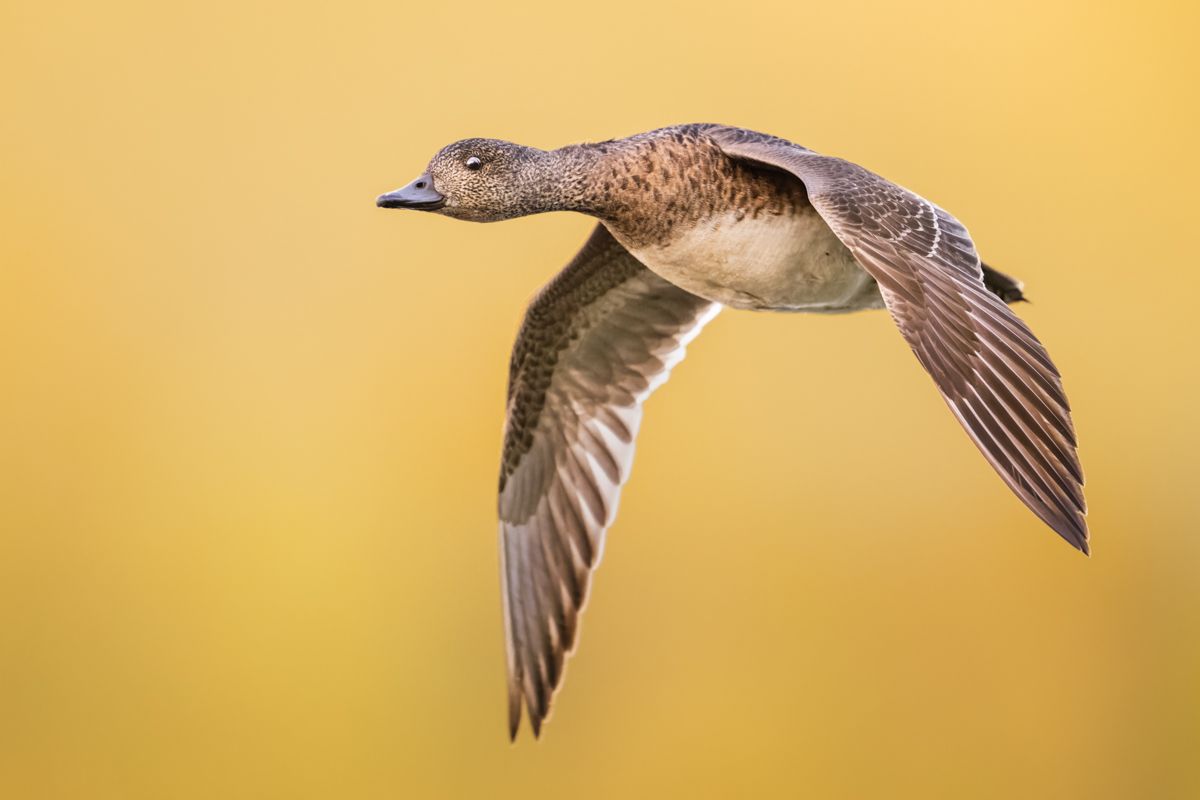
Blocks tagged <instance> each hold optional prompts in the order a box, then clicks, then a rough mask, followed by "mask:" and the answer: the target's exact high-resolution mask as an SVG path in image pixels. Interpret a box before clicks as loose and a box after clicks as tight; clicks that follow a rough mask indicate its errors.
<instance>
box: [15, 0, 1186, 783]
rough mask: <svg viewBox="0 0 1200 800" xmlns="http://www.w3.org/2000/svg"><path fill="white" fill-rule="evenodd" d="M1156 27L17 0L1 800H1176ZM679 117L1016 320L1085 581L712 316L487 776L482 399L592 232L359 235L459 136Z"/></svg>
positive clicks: (498, 228) (926, 426)
mask: <svg viewBox="0 0 1200 800" xmlns="http://www.w3.org/2000/svg"><path fill="white" fill-rule="evenodd" d="M1185 6H1186V7H1185ZM1188 7H1190V8H1188ZM1194 9H1195V4H1183V3H1180V4H1178V6H1173V5H1172V4H1169V3H1164V2H1153V1H1148V2H1137V3H1132V2H1131V3H1112V2H1099V3H1096V2H1066V3H1064V2H1025V1H1024V0H1017V1H1016V2H1006V3H986V4H985V3H961V2H940V1H938V2H917V3H913V2H905V3H895V4H884V3H834V2H822V3H808V2H799V0H797V1H795V2H787V3H741V4H738V3H734V4H730V3H715V2H712V3H694V4H670V5H665V4H652V3H625V2H607V3H600V4H595V5H590V6H589V5H574V4H567V3H561V2H547V3H538V4H513V5H505V4H500V5H495V6H493V5H491V4H487V5H484V4H479V5H472V4H464V3H409V2H404V1H403V0H392V1H391V2H374V3H349V4H339V3H294V2H286V3H285V2H277V3H263V2H251V3H222V2H218V3H212V2H204V3H184V4H175V3H158V2H126V1H125V0H118V1H117V2H113V3H68V4H66V5H49V4H45V3H35V2H30V0H16V1H15V2H13V0H10V2H8V3H6V4H5V5H4V7H3V9H0V67H2V71H3V75H4V77H3V78H0V80H2V81H3V84H4V91H3V93H2V95H0V97H2V100H3V114H2V116H0V143H2V151H0V170H2V172H0V177H2V181H0V186H2V188H3V196H2V197H0V229H2V231H3V233H2V235H0V358H2V361H0V375H2V380H3V390H2V392H0V432H2V437H0V796H2V797H4V798H13V799H14V800H26V799H28V800H42V799H43V798H46V799H49V798H70V799H71V800H79V799H81V798H87V799H88V800H91V799H92V798H155V799H158V798H205V799H207V800H211V799H212V798H350V799H352V800H375V798H410V797H411V798H426V797H428V798H440V797H450V798H455V797H463V798H477V797H524V798H530V797H571V798H593V797H594V798H611V797H659V796H663V797H672V796H677V797H800V796H808V797H821V798H826V797H829V798H841V797H845V798H863V797H871V798H876V797H878V798H897V797H920V798H927V797H954V798H963V797H972V798H973V797H982V798H1026V797H1039V798H1040V797H1054V798H1064V797H1069V798H1187V797H1200V763H1198V759H1200V580H1198V577H1200V537H1197V535H1196V534H1197V530H1196V528H1197V523H1196V520H1197V515H1198V512H1200V498H1198V492H1197V489H1196V486H1195V481H1196V478H1197V467H1198V466H1200V465H1198V463H1197V455H1196V453H1197V448H1198V446H1200V422H1198V421H1197V417H1196V414H1197V404H1198V401H1200V392H1198V389H1197V378H1196V366H1197V357H1196V346H1197V343H1198V340H1200V325H1198V324H1197V321H1196V317H1197V313H1196V305H1197V302H1198V300H1197V292H1198V290H1200V280H1198V278H1197V267H1196V257H1195V252H1196V250H1195V241H1196V232H1197V223H1196V212H1197V208H1198V206H1197V185H1198V182H1200V172H1198V170H1197V160H1196V157H1195V155H1194V147H1195V141H1196V137H1197V131H1196V121H1197V113H1196V112H1197V109H1196V103H1197V90H1196V86H1197V73H1198V70H1197V67H1198V65H1200V62H1198V59H1197V57H1196V53H1195V37H1196V33H1197V27H1198V26H1197V22H1198V18H1197V14H1196V12H1195V11H1194ZM684 121H722V122H729V123H734V124H738V125H744V126H747V127H751V128H756V129H760V130H763V131H768V132H772V133H776V134H780V135H783V136H787V137H789V138H792V139H794V140H796V141H799V142H801V143H803V144H806V145H808V146H810V147H813V148H816V149H819V150H821V151H824V152H827V153H831V154H836V155H841V156H844V157H847V158H850V159H853V160H856V161H859V162H861V163H862V164H864V165H866V166H868V167H870V168H873V169H875V170H876V171H879V172H881V173H883V174H884V175H886V176H888V177H890V178H892V179H895V180H897V181H899V182H901V183H903V184H905V185H907V186H909V187H911V188H913V189H914V190H916V191H919V192H921V193H923V194H925V195H927V196H929V197H930V198H932V199H934V200H936V201H938V202H940V203H941V204H943V205H945V206H946V207H947V208H949V209H951V210H952V211H953V212H954V213H955V214H957V215H958V216H959V217H961V218H962V219H963V220H964V221H965V222H966V223H967V224H968V225H969V226H970V228H971V230H972V232H973V234H974V236H975V239H976V241H977V243H978V245H979V247H980V249H981V251H982V252H983V253H984V255H985V257H986V258H987V259H988V260H989V261H991V262H993V263H994V264H996V265H997V266H999V267H1000V268H1002V269H1004V270H1006V271H1009V272H1012V273H1014V274H1016V275H1019V276H1020V277H1022V278H1023V279H1024V280H1025V281H1026V283H1027V291H1028V294H1029V295H1030V297H1031V298H1032V299H1033V301H1034V302H1033V304H1031V305H1026V306H1022V307H1021V308H1020V309H1019V310H1020V313H1021V314H1022V315H1023V316H1024V317H1025V318H1026V319H1027V320H1028V321H1029V322H1030V324H1031V325H1032V326H1033V327H1034V329H1035V330H1036V331H1037V332H1038V334H1039V335H1040V336H1041V338H1042V339H1043V340H1044V341H1045V343H1046V344H1047V346H1048V347H1049V349H1050V351H1051V353H1052V354H1053V355H1054V357H1055V359H1056V360H1057V362H1058V364H1059V366H1060V367H1061V369H1062V371H1063V373H1064V374H1065V376H1066V386H1067V389H1068V392H1069V394H1070V396H1071V399H1072V401H1073V404H1074V406H1075V408H1076V422H1077V425H1078V428H1079V435H1080V438H1081V443H1082V450H1081V453H1082V457H1083V460H1084V466H1085V469H1086V472H1087V478H1088V498H1089V500H1090V504H1091V508H1092V514H1091V517H1090V522H1091V527H1092V535H1093V543H1094V556H1093V558H1091V559H1090V560H1089V559H1087V558H1084V557H1083V556H1081V555H1079V554H1078V553H1076V552H1074V551H1073V550H1071V549H1070V548H1069V547H1068V546H1067V545H1066V544H1064V543H1063V542H1062V541H1060V540H1059V539H1058V538H1057V537H1056V536H1055V535H1054V534H1053V533H1051V532H1050V531H1049V530H1048V529H1047V528H1045V527H1044V526H1043V525H1041V524H1040V523H1039V522H1038V521H1037V520H1036V519H1035V518H1034V517H1033V515H1032V514H1030V513H1029V512H1028V511H1027V510H1026V509H1025V508H1024V507H1023V506H1021V504H1020V503H1019V502H1018V501H1017V500H1016V499H1015V498H1014V497H1013V496H1012V495H1011V494H1010V493H1009V492H1008V491H1007V490H1006V489H1005V488H1004V487H1003V485H1002V484H1001V482H1000V481H999V480H998V479H997V478H996V476H995V475H994V474H992V471H991V469H990V468H989V467H988V466H987V464H986V463H985V462H984V460H983V459H982V458H981V457H980V456H979V454H978V453H977V452H976V451H975V449H974V447H973V446H971V444H970V443H969V442H968V440H967V438H966V437H965V436H964V435H963V433H962V432H961V430H960V429H959V427H958V425H957V423H955V421H954V420H953V419H952V418H951V416H950V414H949V413H947V411H946V409H945V407H944V406H943V404H942V402H941V401H940V399H939V398H938V396H937V394H936V392H935V390H934V387H933V384H932V382H931V381H930V380H929V378H928V377H927V376H926V375H925V374H924V373H923V372H922V371H921V369H920V368H919V367H918V365H917V363H916V361H915V360H914V359H913V357H912V356H911V354H910V353H909V352H908V351H907V349H906V347H905V345H904V343H903V341H902V340H901V338H900V337H899V336H898V335H897V334H896V332H895V331H894V330H893V326H892V323H891V321H890V320H889V319H888V317H887V316H886V315H885V314H883V313H872V314H861V315H855V316H847V317H833V318H821V317H805V316H790V317H789V316H770V315H752V314H746V313H736V312H729V313H726V314H725V315H723V316H722V317H720V318H718V320H717V321H716V322H715V323H714V324H713V325H711V326H710V327H709V329H708V330H706V331H705V333H704V335H703V336H702V337H701V338H699V339H698V340H697V341H696V342H695V343H694V345H693V346H692V348H691V353H690V355H689V357H688V359H687V361H685V362H684V363H683V364H682V365H681V367H680V368H679V369H678V370H677V371H676V374H675V377H674V378H673V379H672V381H671V382H670V383H669V384H668V385H667V386H666V387H665V388H664V389H663V390H662V391H661V392H660V393H659V394H658V395H656V396H655V398H654V399H653V400H652V401H651V402H650V404H649V407H648V413H647V418H646V424H645V426H644V432H643V436H642V437H641V442H640V447H639V453H638V459H637V464H636V467H635V469H634V474H633V480H632V482H631V484H630V486H629V488H628V490H627V492H626V494H625V497H624V501H623V504H622V509H621V512H622V513H621V516H620V519H619V520H618V522H617V524H616V526H615V528H614V529H613V531H612V533H611V536H610V538H609V546H608V548H607V551H606V560H605V563H604V565H603V567H602V568H601V570H600V572H599V574H598V580H597V582H596V591H595V592H594V594H593V597H592V602H591V604H590V606H589V609H588V612H587V614H586V617H585V622H584V627H583V636H582V643H581V647H580V649H579V651H578V652H577V654H576V656H575V658H574V659H573V660H572V662H571V666H570V669H569V672H568V676H567V681H566V686H565V690H564V691H563V692H562V693H561V694H560V695H559V699H558V703H557V708H556V711H555V714H554V717H553V719H552V721H551V723H550V725H549V726H548V728H547V729H546V731H545V732H544V734H543V737H542V740H541V741H540V742H537V743H536V744H535V743H534V742H533V740H532V739H530V738H528V735H527V734H524V735H523V737H522V738H521V740H519V742H518V743H517V745H516V746H510V745H509V743H508V740H507V737H506V735H505V725H504V712H505V705H504V677H503V672H504V658H503V644H502V629H501V617H500V597H499V587H498V569H497V550H496V543H495V528H496V525H495V519H494V514H495V496H494V491H495V477H496V472H497V457H498V451H499V446H500V439H499V437H500V427H501V423H502V419H501V417H502V412H503V398H504V382H505V379H506V374H507V358H508V352H509V348H510V345H511V343H512V339H513V335H514V333H515V331H516V328H517V325H518V323H519V320H520V316H521V314H522V312H523V310H524V307H525V303H526V301H527V300H528V298H529V297H530V296H531V294H532V293H533V292H534V291H535V290H536V289H537V288H538V286H540V285H541V284H542V283H543V282H544V281H546V280H547V279H548V278H549V277H550V276H551V275H552V274H553V273H554V272H555V271H556V270H557V269H558V268H559V267H560V266H561V265H562V264H563V263H565V261H566V260H567V258H568V257H569V256H570V255H572V253H573V252H574V250H575V249H576V247H577V246H578V245H579V244H580V243H581V242H582V240H583V238H584V236H585V234H586V232H587V230H588V229H589V227H590V225H591V223H590V222H589V221H588V220H585V219H583V218H579V217H572V216H567V215H559V216H547V217H535V218H530V219H522V220H519V221H514V222H509V223H505V224H500V225H486V226H484V225H469V224H465V223H459V222H455V221H452V220H446V219H440V218H435V217H431V216H427V215H419V214H411V213H410V214H404V213H398V212H385V211H380V210H377V209H376V208H374V206H373V199H374V197H375V195H377V194H379V193H380V192H383V191H387V190H389V189H392V188H395V187H397V186H399V185H401V184H403V183H405V182H407V181H408V180H409V179H411V178H412V177H414V176H415V175H416V174H418V173H419V172H420V171H421V169H422V167H423V166H424V164H425V162H426V160H427V159H428V158H429V156H430V155H431V154H432V153H433V152H434V151H435V150H436V149H437V148H438V147H440V146H442V145H443V144H446V143H447V142H450V141H452V140H455V139H458V138H462V137H466V136H495V137H501V138H508V139H513V140H516V141H520V142H524V143H527V144H533V145H537V146H542V147H553V146H558V145H561V144H566V143H569V142H572V141H580V140H587V139H592V140H595V139H601V138H608V137H612V136H623V135H627V134H630V133H635V132H637V131H641V130H647V129H650V128H654V127H658V126H661V125H666V124H671V123H675V122H684Z"/></svg>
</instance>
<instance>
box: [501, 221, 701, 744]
mask: <svg viewBox="0 0 1200 800" xmlns="http://www.w3.org/2000/svg"><path fill="white" fill-rule="evenodd" d="M719 309H720V306H719V305H718V304H715V303H711V302H709V301H707V300H704V299H702V298H699V297H696V296H695V295H692V294H689V293H688V292H685V291H684V290H682V289H680V288H678V287H676V286H674V285H672V284H671V283H668V282H667V281H665V280H663V279H662V278H660V277H658V276H657V275H655V274H654V273H653V272H651V271H650V270H648V269H646V268H645V267H644V266H642V265H641V263H639V262H638V261H637V259H635V258H634V257H633V256H632V255H630V254H629V253H628V251H626V250H625V249H624V248H623V247H621V245H620V244H618V243H617V242H616V240H615V239H613V237H612V235H611V234H609V232H608V230H607V229H606V228H605V227H604V226H603V225H598V226H597V227H596V230H595V232H594V233H593V234H592V236H591V238H590V239H589V240H588V242H587V244H585V245H584V247H583V250H581V251H580V253H579V254H578V255H577V256H576V257H575V259H574V260H573V261H572V262H571V263H570V264H569V265H568V266H567V267H566V269H564V270H563V271H562V272H561V273H559V274H558V276H556V277H555V278H554V279H553V280H552V281H551V282H550V283H549V284H547V285H546V286H545V288H543V289H542V291H541V292H540V293H539V294H538V296H537V297H536V298H535V299H534V301H533V303H532V304H531V305H530V307H529V310H528V312H527V313H526V315H525V322H524V324H523V325H522V327H521V332H520V334H519V335H518V336H517V343H516V346H515V347H514V348H513V355H512V364H511V367H510V372H509V387H508V417H507V423H506V426H505V432H504V457H503V462H502V464H501V469H500V552H501V561H502V582H503V586H504V621H505V636H506V643H507V649H508V697H509V729H510V730H509V732H510V734H511V735H512V736H514V737H515V736H516V732H517V726H518V725H519V724H520V720H521V699H522V696H523V697H524V700H525V705H526V706H527V707H528V709H529V718H530V724H531V725H532V726H533V732H534V735H537V733H538V731H539V729H540V727H541V723H542V721H543V720H544V719H545V718H546V715H547V714H548V713H549V710H550V700H551V697H552V695H553V692H554V690H555V688H556V687H557V685H558V683H559V681H560V680H561V678H562V669H563V660H564V658H565V657H566V655H567V653H568V652H569V651H570V650H571V648H572V645H573V644H574V642H575V631H576V627H577V619H578V616H579V612H580V609H581V607H582V606H583V603H584V599H585V597H586V594H587V588H588V582H589V579H590V576H591V570H592V569H593V568H594V567H595V566H596V563H597V562H598V561H599V559H600V552H601V549H602V547H603V544H604V532H605V530H606V529H607V528H608V526H609V525H610V524H612V521H613V518H614V517H615V516H616V511H617V500H618V497H619V495H620V491H621V485H622V484H623V483H624V482H625V479H626V478H627V477H628V475H629V467H630V463H631V462H632V460H633V447H634V438H635V437H636V436H637V431H638V424H639V422H640V421H641V416H642V403H643V402H644V401H645V399H646V397H648V396H649V394H650V392H651V391H652V390H653V389H654V388H656V387H657V386H659V385H660V384H661V383H663V382H664V381H665V380H666V379H667V373H668V372H669V371H670V369H671V367H673V366H674V365H675V364H676V363H678V362H679V360H680V359H682V358H683V353H684V346H685V345H686V344H687V342H688V341H690V340H691V338H692V337H693V336H695V335H696V334H697V333H699V331H700V328H701V327H702V326H703V325H704V323H706V322H707V321H708V320H710V319H712V317H713V316H714V315H715V314H716V313H717V311H718V310H719Z"/></svg>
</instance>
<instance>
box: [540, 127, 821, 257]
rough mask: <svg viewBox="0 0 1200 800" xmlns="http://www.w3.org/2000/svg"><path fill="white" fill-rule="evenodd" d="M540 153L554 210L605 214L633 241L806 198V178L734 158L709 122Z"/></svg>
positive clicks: (775, 210) (654, 239)
mask: <svg viewBox="0 0 1200 800" xmlns="http://www.w3.org/2000/svg"><path fill="white" fill-rule="evenodd" d="M540 160H541V162H542V163H541V164H540V165H539V171H540V172H542V174H543V175H545V176H546V178H547V184H546V185H545V187H544V188H545V195H544V197H545V200H546V201H547V202H548V203H550V204H551V207H550V208H547V209H546V210H563V211H576V212H580V213H583V214H588V215H590V216H594V217H597V218H599V219H601V220H603V221H604V222H605V223H606V224H607V225H608V227H609V228H610V229H611V230H613V232H614V233H616V234H618V238H620V239H621V240H622V241H623V242H625V243H626V244H636V245H640V244H651V243H663V242H667V241H669V240H670V239H671V238H673V237H674V236H675V235H677V234H678V232H679V231H680V230H681V229H687V228H690V227H692V226H694V225H696V224H698V223H699V222H701V221H702V220H705V219H708V218H711V217H713V216H716V215H720V214H726V213H736V212H737V211H739V210H741V211H744V212H745V213H747V214H750V215H753V216H756V217H757V216H758V215H759V214H760V213H764V212H765V213H768V214H780V213H789V212H790V211H791V210H793V209H794V208H795V207H796V206H797V205H800V204H804V203H805V202H806V198H805V197H804V193H803V187H802V186H801V185H800V184H799V183H798V182H796V181H794V180H788V179H787V178H786V177H784V176H783V175H781V174H772V173H769V172H766V171H763V170H759V169H755V168H754V167H752V166H750V165H747V164H744V163H741V162H737V161H734V160H733V159H730V158H729V157H727V156H726V155H725V154H724V152H722V151H721V149H720V148H719V147H718V146H717V145H716V143H715V142H713V141H712V140H711V139H710V138H709V137H708V136H707V135H706V134H705V132H704V126H679V127H675V128H663V129H661V130H657V131H651V132H650V133H644V134H639V135H637V136H631V137H629V138H627V139H619V140H615V141H608V142H598V143H595V144H578V145H569V146H567V147H563V148H560V149H558V150H553V151H550V152H548V153H545V154H544V155H543V156H541V158H540Z"/></svg>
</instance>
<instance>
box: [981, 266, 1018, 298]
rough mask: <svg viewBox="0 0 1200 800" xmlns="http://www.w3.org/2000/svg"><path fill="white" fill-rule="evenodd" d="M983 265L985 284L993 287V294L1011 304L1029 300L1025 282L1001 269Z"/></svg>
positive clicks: (990, 287)
mask: <svg viewBox="0 0 1200 800" xmlns="http://www.w3.org/2000/svg"><path fill="white" fill-rule="evenodd" d="M981 266H982V267H983V285H984V286H986V287H987V288H989V289H991V290H992V293H993V294H995V295H996V296H997V297H999V298H1000V299H1001V300H1003V301H1004V302H1006V303H1010V304H1011V303H1024V302H1028V300H1026V299H1025V293H1024V291H1023V290H1024V289H1025V284H1023V283H1021V282H1020V281H1019V280H1017V279H1016V278H1011V277H1009V276H1008V275H1005V274H1004V273H1003V272H1000V271H999V270H994V269H992V268H991V267H989V266H988V265H987V264H982V265H981Z"/></svg>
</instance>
